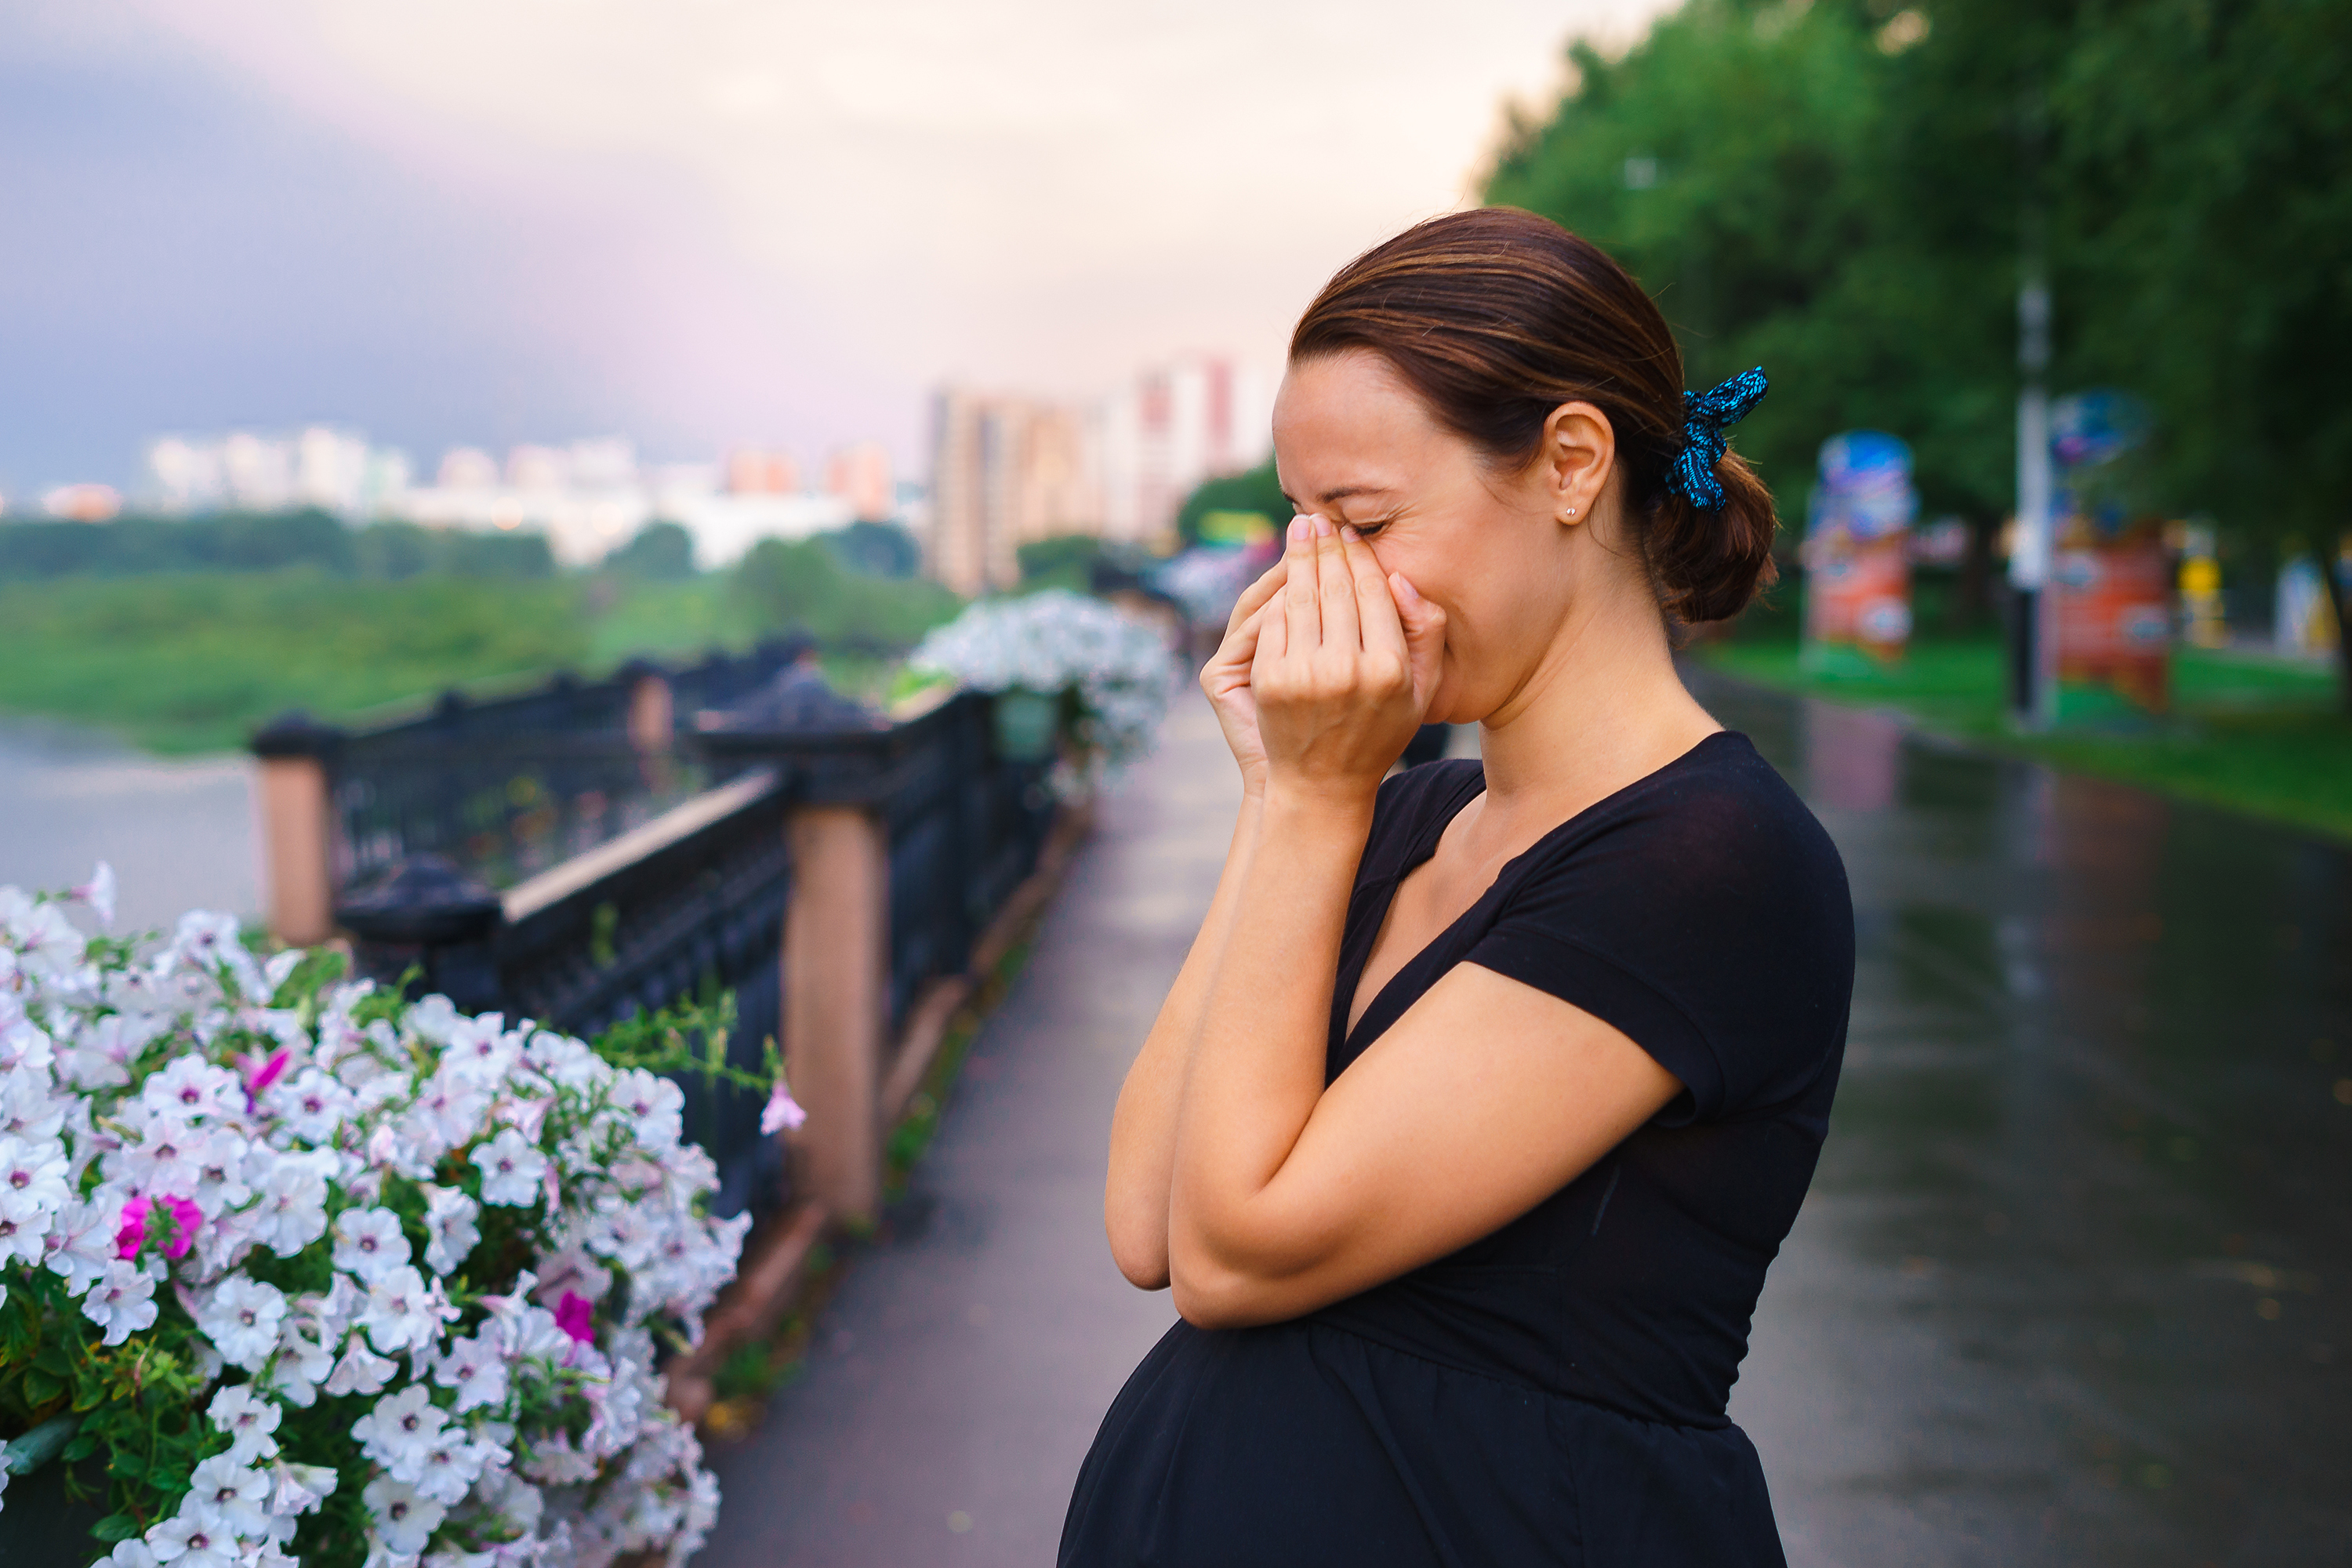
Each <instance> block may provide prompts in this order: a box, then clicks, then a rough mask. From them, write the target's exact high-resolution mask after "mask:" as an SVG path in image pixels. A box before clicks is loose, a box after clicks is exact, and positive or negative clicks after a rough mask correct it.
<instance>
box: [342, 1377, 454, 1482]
mask: <svg viewBox="0 0 2352 1568" xmlns="http://www.w3.org/2000/svg"><path fill="white" fill-rule="evenodd" d="M448 1419H449V1418H448V1417H447V1416H446V1415H444V1414H442V1412H441V1409H440V1407H439V1406H437V1405H435V1404H434V1403H433V1399H432V1394H431V1391H430V1390H428V1389H427V1388H425V1385H424V1384H417V1383H412V1384H409V1385H408V1386H407V1387H405V1388H404V1389H402V1390H401V1391H400V1392H399V1393H397V1394H388V1395H386V1396H385V1397H384V1398H383V1399H380V1400H378V1401H377V1402H376V1405H375V1408H374V1409H373V1410H371V1411H369V1412H368V1413H367V1414H366V1415H362V1416H361V1417H360V1418H359V1419H358V1420H357V1421H354V1422H352V1438H353V1440H355V1441H356V1442H357V1443H358V1444H359V1446H360V1451H361V1452H362V1453H363V1454H365V1455H366V1456H367V1457H368V1458H371V1459H373V1460H374V1461H375V1462H376V1463H377V1464H379V1465H381V1466H383V1468H384V1472H385V1473H386V1474H388V1475H390V1476H391V1477H392V1478H393V1479H394V1480H398V1481H403V1482H405V1483H407V1484H409V1485H411V1486H413V1485H415V1482H416V1479H417V1477H418V1476H420V1475H422V1474H423V1473H424V1469H425V1455H426V1453H427V1452H428V1451H429V1450H430V1449H431V1448H432V1447H433V1446H434V1444H435V1442H436V1440H437V1439H438V1438H439V1437H440V1436H441V1428H442V1427H443V1426H446V1425H447V1424H448Z"/></svg>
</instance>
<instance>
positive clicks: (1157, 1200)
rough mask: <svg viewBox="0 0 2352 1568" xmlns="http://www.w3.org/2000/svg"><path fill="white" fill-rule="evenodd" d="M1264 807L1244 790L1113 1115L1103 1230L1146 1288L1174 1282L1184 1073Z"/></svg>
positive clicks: (1127, 1270) (1122, 1265)
mask: <svg viewBox="0 0 2352 1568" xmlns="http://www.w3.org/2000/svg"><path fill="white" fill-rule="evenodd" d="M1262 819H1263V805H1262V803H1261V801H1260V799H1259V797H1258V795H1256V793H1255V791H1252V792H1248V793H1245V794H1244V796H1243V798H1242V806H1241V810H1240V812H1239V813H1238V814H1236V816H1235V817H1234V837H1233V843H1232V846H1231V847H1229V848H1228V849H1227V850H1226V852H1225V865H1224V869H1223V872H1222V873H1221V874H1220V875H1219V877H1218V879H1217V890H1216V894H1215V896H1214V897H1213V898H1212V899H1211V900H1209V910H1208V913H1207V915H1206V916H1205V917H1204V918H1203V919H1202V921H1201V930H1200V933H1199V934H1198V935H1197V936H1195V937H1194V938H1193V939H1192V951H1191V952H1188V953H1186V954H1185V957H1184V965H1183V967H1182V968H1181V969H1180V970H1178V971H1177V973H1176V983H1175V984H1173V985H1171V986H1170V987H1169V989H1168V999H1167V1000H1166V1001H1164V1002H1162V1003H1161V1004H1160V1016H1158V1017H1157V1018H1156V1019H1154V1020H1153V1022H1152V1025H1151V1032H1150V1034H1149V1035H1148V1036H1146V1037H1144V1042H1143V1048H1142V1049H1141V1050H1140V1051H1139V1052H1138V1053H1137V1054H1136V1058H1135V1063H1134V1065H1133V1066H1132V1067H1130V1068H1128V1073H1127V1081H1126V1083H1125V1085H1124V1086H1123V1087H1122V1088H1121V1089H1119V1094H1118V1109H1117V1110H1115V1111H1113V1113H1112V1115H1111V1124H1110V1176H1109V1180H1108V1183H1107V1184H1106V1186H1105V1189H1104V1193H1103V1224H1104V1228H1105V1230H1106V1231H1108V1234H1109V1237H1110V1248H1111V1256H1112V1258H1114V1259H1116V1260H1117V1262H1118V1267H1119V1272H1121V1273H1122V1274H1124V1275H1126V1276H1127V1278H1128V1279H1129V1280H1131V1281H1132V1282H1134V1283H1135V1284H1136V1285H1139V1286H1140V1287H1142V1288H1143V1289H1152V1290H1156V1289H1160V1287H1162V1286H1164V1285H1166V1284H1167V1283H1168V1195H1169V1186H1170V1184H1171V1180H1172V1179H1173V1166H1174V1162H1175V1153H1176V1117H1177V1109H1178V1104H1179V1101H1180V1100H1181V1096H1182V1092H1183V1086H1184V1072H1185V1068H1186V1065H1187V1063H1188V1062H1189V1061H1190V1059H1191V1058H1192V1049H1193V1045H1194V1042H1195V1041H1197V1040H1198V1039H1199V1038H1200V1034H1201V1019H1202V1010H1203V1008H1204V1006H1205V1005H1206V1003H1207V1000H1208V994H1209V986H1210V982H1211V980H1212V978H1213V975H1214V973H1215V972H1216V967H1217V963H1218V960H1219V958H1220V957H1221V956H1222V954H1223V952H1224V949H1225V945H1226V942H1227V940H1228V938H1229V937H1230V935H1231V933H1232V931H1233V925H1234V908H1235V906H1236V904H1237V902H1238V900H1239V898H1240V893H1241V886H1242V880H1243V878H1244V874H1245V872H1246V870H1247V868H1248V864H1249V859H1250V857H1251V854H1252V852H1253V851H1254V849H1255V847H1256V844H1257V839H1258V834H1259V830H1260V824H1261V822H1262Z"/></svg>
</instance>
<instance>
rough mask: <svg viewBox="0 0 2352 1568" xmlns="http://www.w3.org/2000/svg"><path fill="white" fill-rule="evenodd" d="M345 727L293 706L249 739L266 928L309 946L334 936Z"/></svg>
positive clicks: (292, 942) (284, 939)
mask: <svg viewBox="0 0 2352 1568" xmlns="http://www.w3.org/2000/svg"><path fill="white" fill-rule="evenodd" d="M342 741H343V732H342V731H341V730H338V729H335V728H333V727H332V726H331V725H327V724H321V723H320V722H318V721H316V720H314V719H312V718H311V717H310V715H309V714H307V713H303V712H301V711H299V710H297V711H295V712H290V713H287V714H283V715H281V716H280V717H278V719H275V720H273V721H271V722H270V723H269V725H268V727H267V728H266V729H263V730H262V731H259V732H258V733H257V734H256V735H255V736H254V737H253V741H252V746H251V749H252V752H253V754H254V756H255V757H256V758H257V760H258V762H259V764H260V766H259V778H258V781H257V783H258V788H257V804H258V805H259V807H260V812H261V853H262V892H263V897H264V898H265V899H266V900H267V907H268V921H269V934H270V935H272V936H274V937H276V938H277V939H278V941H280V942H286V943H289V945H293V946H298V947H308V946H310V945H312V944H314V943H317V942H324V941H326V940H327V938H328V937H330V936H331V935H333V934H334V929H335V919H334V905H335V855H336V844H335V813H334V796H333V790H334V778H333V763H334V757H335V752H337V750H338V749H339V748H341V745H342Z"/></svg>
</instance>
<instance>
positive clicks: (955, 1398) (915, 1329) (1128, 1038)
mask: <svg viewBox="0 0 2352 1568" xmlns="http://www.w3.org/2000/svg"><path fill="white" fill-rule="evenodd" d="M1239 794H1240V786H1239V783H1238V780H1237V778H1236V776H1235V774H1234V768H1233V762H1232V759H1231V758H1230V757H1229V756H1228V755H1227V754H1226V752H1225V750H1224V746H1223V742H1221V741H1220V740H1219V739H1218V736H1217V732H1216V724H1215V721H1214V720H1213V719H1212V717H1211V716H1210V713H1209V710H1208V707H1207V705H1206V704H1205V703H1202V702H1200V701H1198V700H1192V699H1191V698H1190V697H1189V696H1187V697H1186V698H1185V699H1184V700H1181V701H1180V703H1179V705H1178V707H1177V709H1176V710H1175V712H1174V713H1173V714H1172V715H1171V718H1170V721H1169V724H1168V729H1167V731H1166V733H1165V735H1164V736H1163V738H1162V743H1161V749H1160V752H1159V754H1158V755H1157V756H1155V757H1154V758H1153V759H1152V760H1151V761H1150V763H1147V764H1146V765H1145V766H1144V767H1143V768H1142V769H1141V770H1139V772H1138V773H1137V774H1136V775H1135V776H1134V777H1133V778H1132V779H1131V780H1130V781H1129V783H1128V784H1127V785H1126V786H1125V787H1124V788H1123V789H1121V790H1120V791H1119V792H1118V793H1117V794H1116V795H1112V796H1111V797H1110V798H1109V799H1108V801H1107V802H1106V803H1105V805H1104V811H1103V821H1102V826H1101V830H1100V831H1099V832H1098V833H1097V835H1096V837H1094V839H1093V840H1092V841H1091V842H1090V843H1089V844H1088V845H1087V847H1086V848H1085V849H1084V850H1083V851H1082V852H1081V854H1080V855H1079V857H1078V858H1077V861H1076V864H1075V865H1074V866H1073V868H1072V869H1071V873H1070V877H1069V879H1068V881H1067V882H1066V885H1065V887H1064V889H1063V891H1062V895H1061V897H1060V898H1059V899H1058V900H1056V902H1055V906H1054V908H1053V909H1052V910H1051V911H1050V912H1049V913H1048V914H1047V916H1046V918H1045V925H1044V929H1043V931H1041V932H1040V934H1039V939H1038V942H1037V945H1036V949H1035V951H1034V953H1033V954H1032V955H1031V957H1030V960H1029V963H1028V965H1027V967H1026V968H1025V969H1024V971H1023V972H1022V973H1021V976H1020V978H1019V979H1018V980H1017V981H1016V982H1015V983H1014V984H1013V988H1012V990H1011V993H1010V994H1008V995H1007V996H1006V998H1005V1000H1004V1002H1003V1005H1002V1006H1001V1007H999V1008H998V1010H997V1011H996V1013H995V1014H994V1015H993V1016H992V1017H991V1018H990V1019H989V1021H988V1024H987V1026H986V1027H985V1028H984V1029H983V1030H982V1033H981V1036H980V1038H979V1039H978V1040H976V1041H975V1042H974V1043H973V1046H972V1048H971V1054H970V1055H969V1056H968V1057H967V1058H965V1061H964V1066H963V1070H962V1074H961V1078H960V1079H959V1080H958V1082H957V1085H956V1088H955V1090H954V1093H953V1096H952V1098H951V1100H950V1106H949V1110H948V1113H947V1115H946V1116H945V1118H944V1119H943V1121H942V1124H941V1126H940V1132H939V1136H938V1139H937V1141H936V1142H934V1143H933V1144H932V1146H931V1149H930V1152H929V1153H928V1154H927V1155H926V1156H925V1157H924V1160H923V1163H922V1164H921V1166H920V1167H919V1170H918V1172H917V1173H916V1176H915V1180H914V1184H913V1189H912V1191H911V1192H910V1193H909V1194H908V1200H907V1202H906V1203H905V1204H904V1205H901V1207H900V1209H899V1210H898V1213H897V1214H896V1215H893V1216H892V1219H891V1221H890V1225H889V1227H888V1234H887V1238H886V1239H884V1240H883V1241H881V1242H880V1243H879V1244H877V1245H876V1246H874V1247H869V1248H867V1249H866V1250H864V1251H862V1252H860V1253H859V1254H858V1256H857V1258H856V1260H855V1262H854V1263H853V1264H852V1266H851V1268H850V1269H849V1271H848V1274H847V1277H846V1278H845V1280H844V1281H843V1284H842V1287H841V1289H840V1290H839V1292H838V1293H837V1294H836V1295H835V1297H834V1299H833V1300H832V1302H831V1303H830V1304H829V1306H828V1308H827V1310H826V1311H825V1314H824V1321H823V1323H822V1324H821V1325H820V1327H819V1330H818V1333H817V1335H816V1338H815V1341H814V1346H813V1348H812V1351H811V1353H810V1355H809V1358H808V1363H807V1366H806V1369H805V1371H804V1373H803V1375H802V1377H801V1378H800V1380H799V1381H798V1382H797V1383H795V1384H793V1386H792V1387H790V1388H789V1389H787V1390H786V1391H785V1392H784V1393H783V1394H782V1395H781V1396H780V1397H778V1398H776V1399H775V1400H773V1401H772V1402H771V1404H770V1407H769V1413H768V1418H767V1422H766V1424H765V1426H763V1427H762V1428H761V1431H759V1432H758V1433H757V1434H755V1435H754V1436H751V1438H749V1439H748V1440H746V1441H744V1442H742V1443H740V1444H738V1445H732V1446H730V1447H728V1448H726V1449H724V1450H721V1451H717V1452H715V1453H714V1456H713V1458H714V1462H715V1463H716V1466H717V1468H718V1470H719V1478H720V1479H721V1482H722V1483H723V1485H724V1487H725V1490H726V1503H725V1506H724V1507H723V1508H722V1509H721V1510H720V1513H719V1530H718V1532H717V1533H716V1534H715V1535H714V1536H713V1537H712V1539H711V1542H710V1544H709V1547H708V1548H707V1549H705V1551H704V1552H702V1553H701V1554H700V1555H699V1556H698V1557H697V1558H696V1559H695V1562H696V1564H697V1568H928V1565H929V1564H932V1563H942V1564H958V1563H969V1564H989V1565H995V1564H1006V1565H1011V1564H1023V1565H1033V1564H1045V1563H1051V1562H1053V1560H1054V1550H1055V1543H1056V1542H1059V1540H1060V1539H1061V1531H1062V1515H1063V1511H1064V1510H1066V1508H1067V1507H1068V1505H1069V1500H1070V1486H1071V1483H1072V1481H1073V1480H1074V1479H1076V1476H1077V1470H1078V1462H1079V1460H1080V1459H1082V1458H1085V1456H1086V1451H1087V1445H1088V1444H1089V1443H1091V1442H1092V1441H1093V1439H1094V1434H1095V1429H1096V1427H1097V1426H1098V1425H1099V1424H1100V1422H1101V1420H1102V1416H1103V1413H1104V1412H1105V1411H1106V1410H1108V1408H1109V1407H1110V1402H1111V1398H1112V1396H1113V1395H1115V1394H1117V1393H1118V1389H1119V1385H1120V1384H1123V1383H1124V1382H1126V1380H1127V1374H1128V1373H1129V1372H1130V1371H1132V1370H1133V1369H1134V1366H1135V1363H1137V1362H1139V1361H1140V1360H1141V1359H1142V1357H1143V1353H1144V1352H1146V1351H1147V1350H1149V1349H1150V1347H1151V1344H1152V1342H1154V1341H1155V1340H1157V1339H1158V1338H1159V1337H1160V1334H1162V1333H1163V1332H1165V1331H1167V1328H1168V1326H1169V1324H1171V1322H1173V1321H1175V1314H1174V1310H1173V1309H1171V1307H1170V1306H1169V1304H1168V1296H1167V1293H1166V1292H1165V1291H1161V1292H1159V1293H1156V1294H1151V1295H1147V1294H1145V1293H1144V1292H1142V1291H1139V1290H1138V1289H1135V1288H1134V1287H1132V1286H1130V1285H1129V1284H1128V1283H1127V1281H1126V1280H1124V1279H1120V1278H1119V1275H1118V1270H1117V1269H1116V1268H1113V1267H1112V1265H1111V1260H1110V1251H1109V1247H1108V1244H1107V1243H1106V1242H1105V1241H1104V1239H1103V1231H1102V1185H1103V1174H1104V1163H1105V1158H1106V1152H1107V1149H1108V1139H1109V1135H1110V1112H1111V1106H1112V1103H1113V1102H1114V1101H1115V1100H1117V1099H1118V1086H1119V1081H1120V1079H1122V1078H1123V1077H1125V1075H1126V1072H1127V1065H1128V1062H1129V1058H1132V1057H1133V1055H1134V1053H1135V1049H1136V1047H1138V1046H1139V1045H1140V1044H1141V1043H1142V1041H1143V1037H1144V1034H1145V1032H1146V1031H1148V1030H1149V1029H1150V1026H1151V1019H1152V1016H1153V1015H1154V1014H1155V1013H1157V1012H1158V1011H1159V1007H1160V998H1161V997H1162V996H1163V995H1164V994H1166V993H1167V989H1168V986H1169V984H1170V983H1171V981H1172V980H1173V979H1174V978H1175V975H1176V970H1177V967H1178V966H1179V965H1180V964H1181V963H1183V959H1184V952H1185V949H1186V948H1187V947H1188V946H1190V945H1191V942H1192V933H1193V931H1195V930H1196V929H1197V928H1198V926H1199V924H1200V919H1201V911H1202V910H1203V909H1205V908H1206V907H1207V905H1208V901H1209V898H1210V895H1211V894H1212V893H1213V891H1214V890H1215V888H1216V881H1217V872H1218V869H1219V868H1220V867H1221V866H1222V865H1223V861H1224V853H1225V844H1226V840H1227V837H1228V836H1229V835H1230V833H1231V831H1232V827H1233V810H1234V805H1235V804H1236V802H1237V800H1238V798H1239Z"/></svg>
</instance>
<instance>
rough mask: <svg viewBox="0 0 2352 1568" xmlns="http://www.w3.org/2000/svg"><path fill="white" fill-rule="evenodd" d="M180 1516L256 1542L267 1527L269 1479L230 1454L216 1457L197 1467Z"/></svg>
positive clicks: (190, 1481) (181, 1503)
mask: <svg viewBox="0 0 2352 1568" xmlns="http://www.w3.org/2000/svg"><path fill="white" fill-rule="evenodd" d="M180 1513H181V1515H182V1517H184V1518H187V1519H192V1520H194V1521H196V1522H197V1523H199V1524H202V1525H205V1526H206V1527H208V1528H210V1529H213V1530H215V1531H219V1532H220V1533H222V1534H224V1535H235V1536H238V1537H241V1538H243V1539H245V1540H248V1541H250V1540H257V1539H258V1538H259V1537H260V1536H261V1534H262V1533H263V1531H266V1530H267V1529H268V1526H269V1478H268V1476H265V1475H263V1474H262V1473H261V1472H260V1471H259V1470H257V1469H254V1468H251V1467H249V1466H247V1465H244V1464H241V1463H239V1462H238V1461H237V1460H236V1458H235V1457H234V1456H232V1455H229V1454H215V1455H214V1456H213V1457H212V1458H209V1459H206V1460H205V1461H203V1462H202V1463H200V1464H199V1465H197V1466H196V1470H195V1474H194V1476H192V1477H190V1478H189V1480H188V1495H187V1496H186V1497H184V1498H183V1499H182V1500H180Z"/></svg>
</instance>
